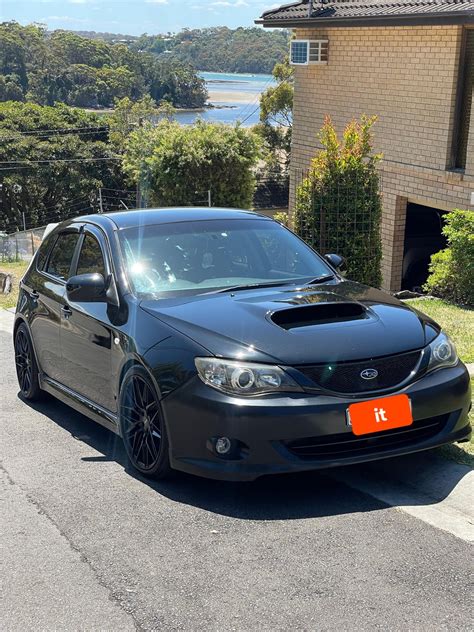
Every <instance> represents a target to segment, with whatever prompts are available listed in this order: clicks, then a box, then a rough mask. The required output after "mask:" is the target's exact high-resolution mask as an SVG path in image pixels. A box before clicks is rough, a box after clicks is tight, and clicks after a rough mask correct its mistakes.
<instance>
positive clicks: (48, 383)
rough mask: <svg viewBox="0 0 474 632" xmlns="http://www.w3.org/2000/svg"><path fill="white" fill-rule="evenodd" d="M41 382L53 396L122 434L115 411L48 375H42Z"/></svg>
mask: <svg viewBox="0 0 474 632" xmlns="http://www.w3.org/2000/svg"><path fill="white" fill-rule="evenodd" d="M40 383H41V388H42V389H43V390H44V391H46V392H47V393H50V395H52V396H53V397H56V398H57V399H59V400H60V401H62V402H63V403H64V404H67V405H68V406H70V407H71V408H74V410H77V412H79V413H82V414H83V415H85V416H86V417H89V418H90V419H92V420H93V421H96V422H97V423H99V424H100V425H101V426H104V427H105V428H107V429H108V430H111V431H112V432H114V433H115V434H118V435H120V429H119V424H118V418H117V415H116V414H115V413H113V412H111V411H110V410H107V409H105V408H103V407H102V406H99V405H98V404H95V403H94V402H92V401H91V400H90V399H87V398H86V397H84V396H83V395H80V394H79V393H77V392H76V391H73V390H72V389H70V388H68V387H67V386H64V384H61V382H58V381H56V380H53V379H52V378H50V377H48V376H47V375H44V374H43V375H41V377H40Z"/></svg>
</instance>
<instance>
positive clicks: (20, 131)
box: [0, 101, 126, 232]
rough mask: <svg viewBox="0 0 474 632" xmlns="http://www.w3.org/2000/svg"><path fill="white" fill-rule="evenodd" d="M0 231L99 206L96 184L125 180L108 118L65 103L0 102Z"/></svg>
mask: <svg viewBox="0 0 474 632" xmlns="http://www.w3.org/2000/svg"><path fill="white" fill-rule="evenodd" d="M0 161H1V163H2V170H1V172H0V184H1V191H2V212H1V213H0V230H6V231H8V232H12V231H14V230H17V229H19V228H22V227H23V218H22V215H23V213H24V215H25V219H26V224H27V226H28V227H34V226H41V225H44V224H47V223H49V222H53V221H59V220H61V219H65V218H67V217H71V216H74V215H78V214H80V213H84V212H91V211H94V210H97V204H96V202H95V201H94V197H95V196H96V194H97V190H98V188H99V187H109V188H113V189H125V188H126V184H125V182H124V177H123V175H122V172H121V169H120V161H119V160H118V159H117V157H116V154H115V152H114V151H113V147H112V146H111V145H110V144H109V142H108V127H107V124H106V121H105V120H104V119H103V118H100V117H98V116H96V115H92V114H88V113H86V112H83V111H81V110H78V109H76V108H70V107H67V106H65V105H56V106H55V107H48V106H39V105H35V104H32V103H18V102H13V101H10V102H7V103H1V104H0Z"/></svg>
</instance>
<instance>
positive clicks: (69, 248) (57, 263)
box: [45, 233, 79, 280]
mask: <svg viewBox="0 0 474 632" xmlns="http://www.w3.org/2000/svg"><path fill="white" fill-rule="evenodd" d="M78 239H79V235H78V234H77V233H62V234H61V235H59V237H58V238H57V240H56V243H55V244H54V246H53V250H52V251H51V254H50V256H49V261H48V263H47V266H46V270H45V272H47V273H48V274H51V275H52V276H55V277H58V278H59V279H64V280H66V279H67V278H68V277H69V269H70V268H71V262H72V257H73V255H74V250H75V249H76V244H77V240H78Z"/></svg>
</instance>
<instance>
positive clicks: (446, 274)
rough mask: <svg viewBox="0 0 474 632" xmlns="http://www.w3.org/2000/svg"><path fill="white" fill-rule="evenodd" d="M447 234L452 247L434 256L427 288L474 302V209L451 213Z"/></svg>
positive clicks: (448, 297) (451, 298)
mask: <svg viewBox="0 0 474 632" xmlns="http://www.w3.org/2000/svg"><path fill="white" fill-rule="evenodd" d="M443 234H444V235H445V236H446V238H447V241H448V247H447V248H446V249H445V250H441V252H437V253H436V254H434V255H433V256H432V257H431V263H430V267H429V271H430V276H429V277H428V280H427V282H426V284H425V285H424V286H423V289H424V290H425V291H427V292H429V293H430V294H434V295H435V296H439V297H441V298H444V299H447V300H450V301H454V302H456V303H466V304H468V305H474V213H473V212H472V211H461V210H454V211H451V213H448V214H447V215H446V223H445V226H444V228H443Z"/></svg>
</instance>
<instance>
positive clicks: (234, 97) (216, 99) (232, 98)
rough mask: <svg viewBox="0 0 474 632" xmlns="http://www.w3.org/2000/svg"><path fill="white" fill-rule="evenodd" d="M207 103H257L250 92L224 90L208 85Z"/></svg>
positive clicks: (254, 96)
mask: <svg viewBox="0 0 474 632" xmlns="http://www.w3.org/2000/svg"><path fill="white" fill-rule="evenodd" d="M208 91H209V103H217V104H218V103H254V102H255V103H258V100H256V95H255V94H252V93H251V92H234V91H232V92H230V91H229V92H226V91H225V90H218V89H217V90H214V89H212V88H209V87H208Z"/></svg>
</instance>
